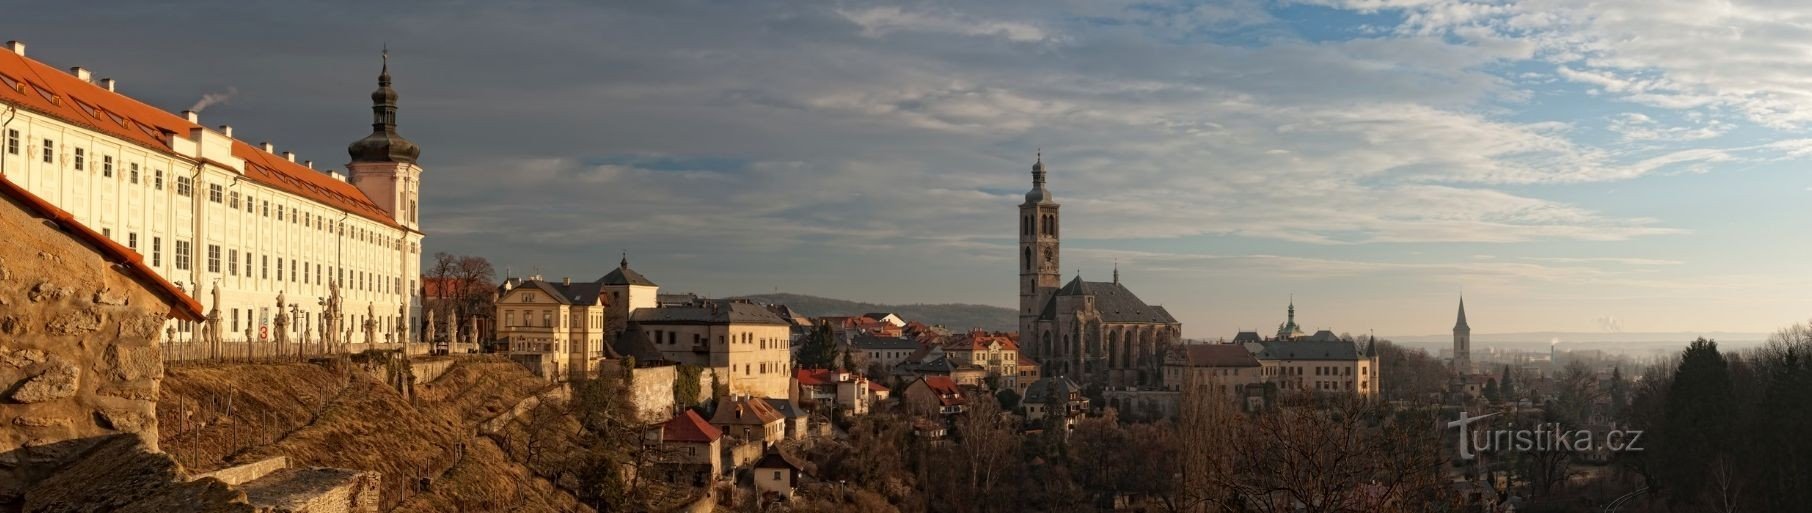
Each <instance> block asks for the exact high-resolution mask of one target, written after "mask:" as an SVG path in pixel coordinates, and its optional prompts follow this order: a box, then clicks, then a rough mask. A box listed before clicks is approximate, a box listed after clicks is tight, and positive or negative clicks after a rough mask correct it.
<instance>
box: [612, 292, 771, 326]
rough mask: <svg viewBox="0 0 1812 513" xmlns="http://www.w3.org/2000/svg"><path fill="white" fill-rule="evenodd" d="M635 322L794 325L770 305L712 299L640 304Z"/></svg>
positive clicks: (633, 318) (631, 317) (635, 315)
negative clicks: (650, 305)
mask: <svg viewBox="0 0 1812 513" xmlns="http://www.w3.org/2000/svg"><path fill="white" fill-rule="evenodd" d="M629 320H630V321H632V322H639V323H649V324H727V323H736V324H770V325H778V326H792V323H789V322H787V320H786V319H782V318H780V316H778V315H774V312H773V311H771V310H768V309H767V307H764V306H761V305H757V304H755V303H750V302H748V301H741V300H717V299H709V300H705V301H701V302H699V303H698V304H696V305H688V306H668V307H661V308H638V309H636V311H635V313H632V314H630V315H629Z"/></svg>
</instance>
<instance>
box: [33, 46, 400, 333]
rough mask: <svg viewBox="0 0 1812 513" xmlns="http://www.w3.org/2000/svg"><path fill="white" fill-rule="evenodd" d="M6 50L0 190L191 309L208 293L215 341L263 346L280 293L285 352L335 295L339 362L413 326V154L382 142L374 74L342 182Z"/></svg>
mask: <svg viewBox="0 0 1812 513" xmlns="http://www.w3.org/2000/svg"><path fill="white" fill-rule="evenodd" d="M6 46H7V50H8V51H5V52H0V124H3V126H0V175H3V176H4V179H6V180H9V181H12V182H14V183H16V184H19V185H21V186H23V187H24V188H25V189H27V190H30V191H31V192H32V193H34V194H37V195H38V196H41V197H43V198H45V199H47V200H48V201H51V202H53V203H55V204H56V205H57V206H58V207H59V208H62V209H63V210H65V211H68V212H70V213H71V214H72V215H74V216H75V218H76V219H78V220H80V221H81V222H82V223H84V224H87V225H88V226H90V227H93V228H95V229H97V230H100V231H101V232H102V233H103V234H104V235H106V236H108V237H110V238H112V239H113V240H115V241H117V242H119V243H120V244H122V245H125V246H127V247H130V248H132V249H134V250H136V251H138V253H139V254H141V255H142V257H143V259H144V263H145V264H146V265H148V266H149V267H150V268H152V269H154V270H156V271H157V272H158V273H159V274H161V275H162V276H163V277H164V278H165V279H168V280H170V281H171V282H173V283H176V284H177V285H179V286H182V287H183V288H185V289H186V290H189V291H191V293H192V294H195V295H196V296H197V299H201V300H202V302H203V303H204V304H207V303H209V302H210V299H208V298H207V296H208V292H209V291H210V290H211V289H212V288H213V287H214V286H215V285H216V284H218V286H219V289H220V292H221V297H220V310H221V319H222V324H223V326H222V328H223V331H225V332H226V333H227V335H226V339H228V340H239V339H242V338H244V337H245V333H247V332H248V331H249V332H252V333H254V334H255V335H254V337H273V338H274V336H275V334H274V333H270V330H274V329H276V328H275V325H274V324H273V322H272V321H273V320H274V318H275V315H276V312H275V310H276V306H277V297H278V294H280V293H281V294H285V295H286V298H287V300H288V301H289V302H290V303H291V304H295V305H296V306H295V308H294V310H295V312H294V314H295V315H296V316H297V317H296V318H295V320H294V321H292V322H291V323H290V328H291V331H292V332H293V333H292V336H291V340H296V335H299V334H300V333H301V332H302V331H304V327H309V328H310V329H311V330H313V331H316V332H317V333H316V335H315V336H316V337H318V336H319V334H318V329H319V327H320V323H319V313H320V312H321V311H322V306H321V304H320V299H322V298H325V297H326V296H327V295H328V287H329V284H330V283H331V282H332V281H334V280H339V282H340V283H341V288H340V290H341V297H342V300H341V304H342V308H343V310H342V311H343V313H344V314H345V319H344V321H343V322H342V323H341V326H342V327H343V328H344V329H346V330H348V331H350V332H351V334H352V335H351V337H350V338H348V339H346V340H348V341H350V342H354V343H355V344H354V345H353V346H351V347H349V349H351V350H353V351H358V350H361V349H362V348H360V347H358V346H357V344H356V343H359V342H363V341H364V340H365V337H364V336H363V335H362V334H361V333H360V328H359V327H360V326H364V323H365V321H366V320H368V319H370V320H375V321H377V332H378V335H377V337H376V341H377V342H383V341H384V340H385V337H386V334H391V333H395V332H396V330H397V329H398V328H399V327H401V326H404V325H405V324H403V323H404V322H405V321H404V319H403V317H404V316H408V317H410V318H414V317H415V316H416V315H418V312H419V311H420V310H419V306H418V305H419V304H420V298H419V297H418V294H417V291H418V290H419V288H420V286H419V284H418V283H417V280H418V277H419V276H421V272H420V267H421V242H422V236H423V233H422V231H421V227H420V224H419V223H418V214H419V211H418V208H419V205H418V197H419V193H420V188H421V172H422V169H421V167H420V166H418V165H416V158H417V157H418V156H420V149H419V148H417V147H416V146H415V145H414V144H413V143H410V142H409V141H407V140H405V139H403V138H402V137H401V136H399V135H397V133H396V98H397V95H396V91H394V90H392V89H391V87H390V74H389V66H388V63H387V62H386V64H385V66H384V71H383V72H382V73H380V74H379V76H378V89H377V91H375V92H373V93H372V95H371V99H372V116H373V120H372V133H371V135H368V136H366V137H365V138H363V139H360V140H358V141H356V142H354V143H352V144H351V145H350V146H349V147H348V148H347V150H348V153H349V154H350V156H351V162H350V163H348V164H347V165H346V168H347V169H348V170H349V173H339V172H335V171H331V170H326V171H324V170H316V169H314V168H313V165H312V163H297V162H296V160H295V155H294V154H293V153H290V152H284V153H282V154H281V155H279V154H277V153H275V149H274V148H273V147H272V146H271V145H270V144H268V143H265V144H261V145H257V146H254V145H252V144H249V143H247V142H244V141H240V140H237V139H234V138H233V129H232V127H230V126H225V125H222V126H219V127H215V128H210V127H206V126H203V125H201V124H200V121H199V117H198V115H197V114H196V113H193V112H187V111H185V112H184V113H182V114H180V115H179V114H171V113H169V112H165V111H163V110H160V109H157V108H155V107H152V106H149V105H146V104H144V103H141V102H139V101H138V100H134V99H132V98H131V97H128V96H125V95H122V94H119V93H118V92H115V83H114V81H113V80H112V79H101V80H99V81H95V80H92V78H91V75H90V73H89V72H88V71H87V70H85V69H82V68H79V67H77V68H70V69H69V70H67V71H65V70H58V69H56V68H54V67H52V66H50V65H47V64H44V63H42V62H38V61H35V60H32V59H30V58H27V57H26V55H25V45H24V44H23V43H19V42H17V41H9V42H7V44H6ZM409 325H418V324H417V323H411V324H409ZM176 328H177V329H179V330H180V331H187V330H189V329H190V328H189V327H186V326H176ZM260 328H262V329H263V331H262V332H261V331H260ZM192 336H193V335H184V334H180V333H179V334H178V335H177V338H178V339H186V337H192Z"/></svg>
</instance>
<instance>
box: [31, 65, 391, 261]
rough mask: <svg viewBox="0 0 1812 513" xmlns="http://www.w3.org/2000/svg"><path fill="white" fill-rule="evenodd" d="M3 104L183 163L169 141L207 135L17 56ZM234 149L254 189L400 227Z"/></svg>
mask: <svg viewBox="0 0 1812 513" xmlns="http://www.w3.org/2000/svg"><path fill="white" fill-rule="evenodd" d="M0 103H4V104H8V105H16V106H18V107H19V108H20V109H24V110H28V111H32V112H36V113H39V114H43V115H45V116H50V117H53V118H56V119H58V120H61V121H63V122H65V123H69V124H73V125H77V126H81V127H85V128H88V129H92V130H95V131H97V132H101V133H105V134H108V135H110V136H113V137H117V138H119V139H122V140H125V141H127V142H130V143H132V144H136V145H138V146H140V147H143V148H145V149H148V150H151V151H154V152H157V153H161V154H164V155H169V156H174V157H177V158H180V159H185V160H188V159H191V157H186V156H182V155H177V154H176V153H175V150H173V149H172V148H171V142H170V141H171V138H172V137H182V138H187V137H189V134H190V131H192V130H195V129H208V128H207V127H203V126H201V125H197V124H194V123H190V122H189V121H188V120H187V119H184V118H183V117H181V116H177V115H175V114H171V113H169V112H165V111H164V110H162V109H159V108H156V107H152V106H150V105H146V104H144V103H142V102H139V101H138V100H135V99H132V98H130V97H127V96H126V95H122V94H119V93H116V92H113V91H108V90H107V89H106V88H103V87H100V86H97V85H94V84H91V83H88V82H87V81H84V80H82V79H80V78H76V77H75V76H74V75H71V74H69V73H66V72H64V71H61V70H58V69H56V68H54V67H52V66H50V65H48V64H44V63H42V62H38V61H35V60H32V59H30V58H27V57H25V56H23V55H18V54H16V53H13V52H0ZM208 130H212V129H208ZM232 146H233V149H232V153H233V156H234V157H237V158H239V159H241V160H244V161H245V168H244V169H240V170H235V171H240V172H242V173H243V174H244V176H245V177H246V178H247V179H249V180H251V181H253V182H255V183H258V184H260V185H264V186H267V187H271V188H274V189H278V190H282V191H284V192H288V193H290V194H294V195H296V196H300V197H303V198H308V199H310V200H314V201H316V202H319V203H322V204H324V205H327V206H329V207H333V208H336V209H339V210H344V211H347V212H351V213H353V214H355V215H358V216H359V217H363V218H366V219H370V220H372V221H376V222H378V223H381V224H383V225H385V226H390V227H393V228H401V227H402V226H401V225H398V224H397V223H396V220H395V219H394V218H392V217H391V215H390V213H389V212H387V211H385V210H384V209H383V208H381V207H379V206H378V205H377V203H375V202H373V201H371V198H369V197H367V196H365V193H364V192H363V191H360V190H359V188H358V187H354V186H353V185H352V184H350V183H346V182H342V181H339V180H336V179H334V178H333V177H331V176H327V174H326V173H323V172H321V171H316V170H313V169H309V168H308V167H306V166H303V165H301V164H297V163H295V162H290V161H289V159H286V158H283V157H279V156H276V155H272V154H270V153H268V152H265V151H264V150H261V149H258V148H257V147H254V146H252V145H251V144H248V143H246V142H244V141H240V140H237V139H235V140H233V142H232ZM172 171H176V170H172Z"/></svg>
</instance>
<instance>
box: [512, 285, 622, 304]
mask: <svg viewBox="0 0 1812 513" xmlns="http://www.w3.org/2000/svg"><path fill="white" fill-rule="evenodd" d="M522 287H534V288H535V289H536V290H540V291H542V292H545V293H547V295H550V296H553V297H554V299H557V300H559V301H560V304H563V305H590V304H597V303H598V302H599V297H598V294H599V293H600V292H601V291H602V290H603V286H602V285H600V284H598V283H596V282H578V283H572V284H568V283H565V282H552V281H547V280H529V281H525V282H522V283H521V284H520V285H517V288H522ZM605 302H608V301H605Z"/></svg>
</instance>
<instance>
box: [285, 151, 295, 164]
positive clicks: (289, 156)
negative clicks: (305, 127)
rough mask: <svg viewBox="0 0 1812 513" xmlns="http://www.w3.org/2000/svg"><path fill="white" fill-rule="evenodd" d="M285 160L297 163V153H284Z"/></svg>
mask: <svg viewBox="0 0 1812 513" xmlns="http://www.w3.org/2000/svg"><path fill="white" fill-rule="evenodd" d="M283 158H284V159H287V160H289V161H290V162H295V161H296V152H293V151H286V152H283Z"/></svg>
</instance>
